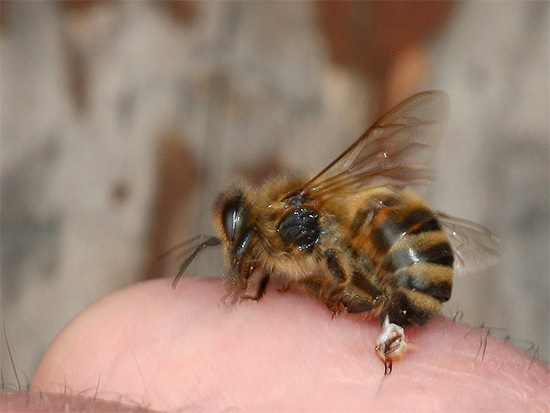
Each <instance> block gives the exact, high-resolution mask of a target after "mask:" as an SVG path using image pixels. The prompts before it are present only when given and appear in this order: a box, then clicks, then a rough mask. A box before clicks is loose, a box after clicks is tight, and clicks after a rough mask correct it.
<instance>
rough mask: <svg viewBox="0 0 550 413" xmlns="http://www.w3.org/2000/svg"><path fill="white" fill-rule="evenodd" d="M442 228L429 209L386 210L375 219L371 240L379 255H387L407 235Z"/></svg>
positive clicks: (380, 212)
mask: <svg viewBox="0 0 550 413" xmlns="http://www.w3.org/2000/svg"><path fill="white" fill-rule="evenodd" d="M440 230H441V227H440V226H439V222H437V219H436V218H435V216H434V215H433V213H432V212H431V211H430V210H429V209H427V208H406V207H404V208H397V209H392V208H386V209H383V210H381V211H379V212H378V213H377V214H376V215H375V217H374V219H373V227H372V230H371V233H370V239H371V242H372V244H373V246H374V247H375V249H376V250H377V251H378V253H382V254H383V253H386V252H388V251H389V249H390V248H391V247H392V246H393V245H394V244H395V243H396V242H398V241H399V240H400V239H401V238H403V237H404V236H406V235H415V234H421V233H424V232H432V231H440Z"/></svg>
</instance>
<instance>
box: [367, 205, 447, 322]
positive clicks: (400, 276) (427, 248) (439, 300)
mask: <svg viewBox="0 0 550 413" xmlns="http://www.w3.org/2000/svg"><path fill="white" fill-rule="evenodd" d="M399 216H400V217H402V218H403V219H401V220H399V221H398V223H396V222H395V221H394V222H392V223H391V224H390V223H388V222H386V223H385V224H384V227H385V229H382V227H381V228H380V229H379V230H378V232H384V234H385V235H386V236H387V234H397V233H398V231H400V233H399V236H397V235H395V237H394V238H393V239H391V240H390V239H388V238H387V237H386V242H388V241H393V242H391V244H389V245H388V249H387V252H386V254H385V255H384V258H383V259H382V261H381V267H380V268H381V270H380V271H381V273H380V276H381V277H382V278H383V284H385V285H387V291H388V294H387V303H386V312H387V314H388V315H389V317H390V320H391V322H393V323H397V324H399V325H407V324H416V325H422V324H424V323H426V322H427V321H428V320H429V319H430V318H431V317H432V316H433V315H434V314H435V313H437V312H438V311H439V309H440V308H441V305H442V304H443V303H444V302H446V301H448V300H449V299H450V297H451V292H452V286H453V264H454V255H453V250H452V248H451V245H450V243H449V240H448V238H447V236H446V235H445V233H444V232H443V231H442V230H441V227H440V225H439V223H438V221H437V219H436V218H435V217H434V215H433V213H431V212H430V211H429V210H424V209H420V210H418V209H417V210H411V211H407V213H402V214H400V215H399ZM413 218H417V219H419V220H418V221H416V222H413V221H414V220H413ZM390 228H393V229H392V230H390ZM398 229H399V230H398ZM374 232H375V231H373V233H374Z"/></svg>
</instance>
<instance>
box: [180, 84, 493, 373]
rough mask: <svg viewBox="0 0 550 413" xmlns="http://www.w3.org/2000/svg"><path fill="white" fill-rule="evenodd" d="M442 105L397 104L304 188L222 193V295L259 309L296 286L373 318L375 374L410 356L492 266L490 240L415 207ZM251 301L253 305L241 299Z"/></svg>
mask: <svg viewBox="0 0 550 413" xmlns="http://www.w3.org/2000/svg"><path fill="white" fill-rule="evenodd" d="M448 108H449V98H448V96H447V94H446V93H444V92H441V91H428V92H423V93H419V94H417V95H414V96H412V97H410V98H409V99H407V100H405V101H404V102H403V103H401V104H400V105H399V106H397V107H396V108H395V109H393V110H392V111H390V112H389V113H388V114H387V115H386V116H384V117H383V118H382V119H380V120H379V121H378V122H376V123H375V124H374V125H373V126H371V127H370V128H369V129H368V130H367V131H366V132H365V133H364V134H363V135H362V136H361V137H360V138H359V139H358V140H357V141H355V142H354V143H353V144H352V145H351V146H350V147H349V148H348V149H347V150H346V151H345V152H344V153H343V154H341V155H340V156H339V157H337V158H336V159H335V160H334V161H333V162H332V163H330V164H329V165H328V166H327V167H326V168H325V169H323V170H322V171H321V172H319V173H318V174H317V175H315V176H313V177H312V178H310V179H306V180H304V179H300V178H295V177H290V176H285V177H279V178H277V179H272V180H268V181H267V182H265V183H264V184H263V185H262V186H260V187H259V188H250V187H247V186H245V185H242V186H233V187H231V188H230V189H229V190H228V191H226V192H224V193H222V194H221V195H220V197H219V198H218V200H217V202H216V203H215V206H214V222H215V225H216V228H217V233H218V236H217V237H211V238H208V239H206V240H205V241H203V242H201V243H200V244H199V245H198V246H197V248H196V249H195V250H194V251H193V253H192V254H191V256H190V257H189V258H188V259H187V260H186V261H185V262H184V263H183V264H182V266H181V268H180V271H179V273H178V275H177V276H176V278H175V280H174V286H175V284H176V283H177V281H178V279H179V278H180V277H181V276H182V274H183V273H184V271H185V269H186V268H187V266H188V265H189V263H190V262H191V261H192V260H193V259H194V258H195V257H196V256H197V255H198V254H199V252H200V251H201V250H202V249H204V248H206V247H208V246H213V245H218V244H221V246H222V248H223V252H224V258H225V264H226V267H227V270H228V275H227V284H228V294H230V295H231V296H233V297H238V298H240V299H251V300H260V299H261V298H262V296H263V295H264V293H265V290H266V287H267V284H268V282H269V280H270V279H272V278H274V277H276V278H277V279H278V280H279V281H280V282H282V283H283V284H285V285H297V286H299V287H301V288H302V289H303V290H305V291H307V292H308V293H310V294H312V295H313V296H316V297H318V298H320V299H321V300H322V301H323V302H324V303H325V304H326V305H327V306H328V308H329V309H330V310H331V311H332V312H333V313H340V312H347V313H364V314H368V315H370V316H380V317H381V320H382V333H381V334H380V336H379V337H378V339H377V341H376V346H375V351H376V354H377V355H378V356H379V357H380V359H381V360H382V361H383V362H384V364H385V366H386V368H385V371H386V374H388V373H390V372H391V367H392V363H393V361H396V360H399V359H400V358H401V357H402V356H403V355H404V354H405V353H406V351H407V350H408V349H409V348H412V347H415V346H413V345H411V344H409V343H407V341H406V338H405V334H404V329H403V327H405V326H407V325H410V324H414V325H423V324H425V323H426V322H427V321H428V320H429V319H430V318H431V317H432V316H433V315H434V314H436V313H437V312H438V311H439V309H440V308H441V305H442V304H443V303H444V302H446V301H447V300H449V298H450V297H451V290H452V283H453V277H454V274H455V273H456V272H461V271H465V270H472V269H475V268H479V267H481V266H484V265H487V264H491V263H493V262H495V261H496V259H497V258H499V257H500V255H501V254H502V252H503V248H502V244H501V242H500V240H498V239H497V238H495V237H494V236H493V235H492V234H491V233H490V232H489V231H488V230H487V229H485V228H483V227H481V226H480V225H478V224H475V223H472V222H469V221H466V220H463V219H459V218H453V217H450V216H448V215H445V214H442V213H439V212H436V211H434V210H432V209H431V208H430V207H429V206H428V205H427V203H426V202H425V201H424V200H423V199H422V198H421V196H420V195H418V194H421V193H423V192H424V191H425V190H426V189H427V188H428V187H429V186H430V185H431V184H432V182H433V180H434V179H435V173H434V172H435V171H434V170H433V168H432V167H431V166H430V161H431V158H432V157H433V154H434V152H435V150H436V148H437V145H438V143H439V140H440V138H441V137H442V136H443V134H444V131H445V127H446V123H447V115H448ZM251 289H255V290H256V291H255V293H254V294H249V291H250V290H251Z"/></svg>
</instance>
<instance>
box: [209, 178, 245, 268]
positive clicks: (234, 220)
mask: <svg viewBox="0 0 550 413" xmlns="http://www.w3.org/2000/svg"><path fill="white" fill-rule="evenodd" d="M214 214H215V215H216V220H217V224H218V225H217V226H218V232H220V235H221V236H222V239H224V240H225V241H226V242H227V243H228V244H229V245H230V246H231V247H232V252H233V254H234V255H235V256H236V258H241V257H242V256H243V255H244V253H245V252H246V250H247V249H248V246H249V245H250V240H251V238H252V234H253V233H254V230H255V227H254V226H252V225H250V223H249V221H250V220H249V217H250V207H249V205H248V203H247V202H246V200H245V198H244V194H243V192H242V191H241V190H240V189H238V188H233V189H232V190H231V191H230V192H229V193H227V194H222V195H221V196H220V198H219V200H218V202H217V203H216V208H215V210H214Z"/></svg>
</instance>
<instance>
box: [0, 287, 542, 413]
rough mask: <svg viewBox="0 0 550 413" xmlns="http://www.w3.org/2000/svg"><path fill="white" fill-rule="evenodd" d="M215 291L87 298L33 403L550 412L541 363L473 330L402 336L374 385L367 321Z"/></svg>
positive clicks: (307, 305) (300, 303)
mask: <svg viewBox="0 0 550 413" xmlns="http://www.w3.org/2000/svg"><path fill="white" fill-rule="evenodd" d="M223 295H224V287H223V284H222V283H221V282H220V281H217V280H211V279H210V280H209V279H193V278H187V279H182V280H181V282H180V283H179V284H178V286H177V288H176V289H172V288H171V286H170V280H166V279H163V280H154V281H148V282H145V283H141V284H137V285H134V286H132V287H130V288H128V289H125V290H123V291H120V292H117V293H115V294H113V295H111V296H109V297H106V298H104V299H102V300H100V301H98V302H96V303H95V304H93V305H91V306H90V307H89V308H87V309H86V310H84V311H83V312H82V313H81V314H80V315H78V316H77V317H76V318H75V319H74V320H73V321H72V322H71V323H69V324H68V325H67V326H66V327H65V329H63V330H62V331H61V333H60V334H59V335H58V336H57V337H56V339H55V340H54V341H53V343H52V345H51V346H50V348H49V349H48V351H47V352H46V354H45V356H44V358H43V360H42V362H41V363H40V365H39V367H38V369H37V371H36V374H35V376H34V379H33V382H32V386H31V387H32V390H31V392H32V397H38V391H40V392H42V397H45V396H44V395H45V394H48V395H51V393H54V394H55V393H61V394H62V395H63V394H64V395H78V396H79V397H80V396H87V397H90V398H92V399H93V398H95V399H96V401H97V400H100V399H101V400H110V401H117V402H120V401H122V402H131V406H133V407H136V406H144V407H147V408H151V409H155V410H170V411H181V410H184V411H185V410H190V411H222V410H238V411H241V410H244V411H365V410H376V411H427V410H428V411H429V410H438V411H450V410H454V411H472V410H476V411H478V410H489V411H537V410H540V411H549V410H550V396H549V390H548V389H549V383H550V374H549V371H548V366H547V365H546V364H544V363H542V362H541V361H538V360H535V359H533V357H532V356H530V355H528V354H525V353H523V352H521V351H520V350H518V349H517V348H515V347H513V346H511V345H509V344H507V343H504V342H501V341H499V340H498V339H496V338H494V337H492V336H490V335H487V334H486V332H485V331H482V330H477V329H473V328H471V327H469V326H467V325H464V324H461V323H458V322H453V321H452V320H449V319H446V318H444V317H441V316H437V317H435V318H434V319H433V320H431V321H430V322H428V324H427V325H425V326H424V327H408V328H406V334H407V337H408V340H409V341H410V342H411V343H413V344H416V345H418V346H419V348H418V349H415V350H411V351H409V352H408V353H407V354H406V355H405V357H404V358H403V359H402V360H400V361H399V362H396V363H395V364H394V367H393V372H392V373H391V375H389V376H384V366H383V364H382V362H381V361H380V360H379V359H378V358H377V356H376V354H375V351H374V343H375V340H376V337H377V336H378V334H379V333H380V322H379V320H370V321H369V320H365V319H364V318H363V317H358V316H348V315H342V316H336V317H334V318H332V317H331V313H330V311H329V310H328V309H327V308H326V307H325V306H324V305H323V304H322V303H321V302H320V301H318V300H316V299H314V298H312V297H310V296H308V295H307V294H305V293H303V292H301V291H298V290H293V289H290V290H289V291H286V292H280V291H278V290H277V289H275V288H268V290H267V293H266V295H265V297H264V298H263V299H262V300H261V301H259V302H253V301H244V302H242V303H241V304H240V305H238V304H236V305H233V306H229V307H224V306H223V305H220V299H221V297H222V296H223ZM62 395H60V396H59V397H63V396H62ZM27 397H28V395H27ZM54 397H56V396H54ZM3 399H4V401H3V402H2V403H3V404H4V407H5V403H6V397H3ZM34 402H35V400H34V399H33V400H32V403H34ZM84 402H85V403H88V402H89V403H93V400H89V399H88V400H87V401H86V400H85V401H84ZM27 403H28V402H27ZM12 406H13V405H12ZM33 406H34V405H33ZM0 407H2V406H1V405H0ZM16 407H17V406H16ZM14 410H17V408H14ZM75 410H83V408H82V406H80V408H75ZM97 410H102V409H97Z"/></svg>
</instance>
